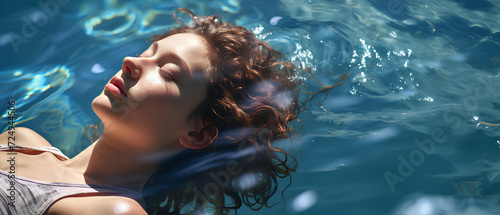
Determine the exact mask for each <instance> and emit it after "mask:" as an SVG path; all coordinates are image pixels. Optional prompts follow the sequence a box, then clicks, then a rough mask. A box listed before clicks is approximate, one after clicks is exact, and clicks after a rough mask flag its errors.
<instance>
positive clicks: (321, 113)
mask: <svg viewBox="0 0 500 215" xmlns="http://www.w3.org/2000/svg"><path fill="white" fill-rule="evenodd" d="M47 2H49V3H51V4H47ZM179 7H188V8H190V9H191V10H193V11H194V12H195V13H197V14H205V15H210V14H219V15H220V16H221V17H222V18H223V20H226V21H231V22H233V23H235V24H237V25H245V26H246V27H247V28H249V29H252V30H253V31H254V32H255V33H256V34H257V35H258V36H259V38H261V39H263V40H265V41H267V42H269V43H271V44H272V45H273V46H274V47H276V48H278V49H281V50H283V51H284V53H286V54H288V55H289V59H290V60H292V61H293V62H294V63H296V65H297V66H299V67H311V68H312V69H313V74H314V76H315V78H316V79H317V80H319V81H321V82H322V83H323V84H320V83H318V82H317V81H315V80H314V79H313V78H312V77H311V76H310V75H309V74H307V73H302V74H299V78H303V79H304V80H306V84H305V87H307V88H308V89H309V90H311V91H313V92H314V91H318V90H320V87H321V86H325V85H333V84H335V82H336V78H337V77H339V76H340V75H342V74H344V73H346V72H347V73H348V74H349V76H348V78H347V79H346V81H345V83H344V85H342V86H341V87H338V88H336V89H335V90H333V91H332V92H330V93H329V94H328V97H327V94H326V93H324V94H321V95H319V96H317V97H315V99H314V100H313V101H312V102H311V103H309V105H308V110H307V111H305V112H304V113H303V115H302V116H301V117H300V119H301V120H302V122H303V133H302V134H301V135H300V136H297V137H295V140H297V141H295V143H294V144H293V145H291V144H289V142H282V143H279V144H282V145H283V146H284V147H291V148H292V150H293V151H294V152H296V155H297V158H298V161H299V168H298V171H297V173H296V174H295V175H294V176H293V183H292V185H291V186H290V188H289V189H288V190H287V191H286V192H285V195H284V197H285V200H286V202H287V204H279V205H277V206H275V207H273V208H271V209H263V210H261V211H259V212H253V211H251V210H248V209H242V210H241V211H239V214H368V215H377V214H381V215H383V214H393V215H400V214H419V215H422V214H429V215H430V214H453V215H455V214H471V215H478V214H488V215H489V214H498V211H500V203H499V200H500V176H499V175H500V148H499V147H500V128H499V126H500V125H499V124H500V110H499V107H500V94H498V93H497V92H500V77H499V74H500V33H499V32H500V25H499V24H498V20H500V13H498V11H500V1H498V0H427V1H425V0H411V1H410V0H404V1H403V0H377V1H375V0H330V1H326V0H309V1H308V0H281V1H278V0H273V1H267V0H257V1H243V0H241V1H239V0H211V1H192V0H188V1H181V0H178V1H154V0H151V1H139V0H137V1H118V0H109V1H97V0H91V1H77V0H67V1H60V2H58V1H56V0H40V1H12V2H2V3H0V12H1V13H0V14H2V16H1V17H0V26H2V28H1V30H0V53H1V58H0V74H1V77H0V92H1V93H0V108H1V109H0V110H1V113H2V118H1V121H0V127H1V128H2V129H4V128H6V127H7V120H6V115H5V113H6V110H7V107H8V104H7V101H10V100H14V101H16V108H17V116H18V118H17V119H16V120H17V122H18V123H19V124H18V125H17V126H26V127H30V128H33V129H34V130H36V131H38V132H39V133H40V134H41V135H43V136H44V137H45V138H46V139H48V140H49V142H51V143H52V144H53V145H54V146H57V147H59V148H61V149H62V150H63V151H64V152H65V153H66V154H68V155H69V156H74V155H75V154H76V153H78V152H79V151H81V150H82V149H83V148H85V147H86V146H87V145H88V144H89V141H88V140H87V139H86V138H85V137H83V136H82V135H81V131H82V129H84V128H85V127H86V126H87V125H89V124H93V123H96V122H97V120H98V118H97V117H96V116H95V115H94V113H93V112H92V110H91V107H90V103H91V101H92V99H93V98H94V97H95V96H96V95H98V94H99V93H100V92H101V91H102V89H103V86H104V84H105V83H106V82H107V81H108V80H109V78H110V77H112V75H113V74H114V73H115V72H117V71H118V70H119V69H120V68H121V62H122V59H123V58H124V57H125V56H134V55H136V54H139V53H141V52H142V50H144V49H146V48H147V47H148V46H149V43H148V41H149V36H150V35H152V34H155V33H161V32H163V31H164V30H165V29H168V28H171V27H174V26H175V25H174V22H173V21H172V19H171V18H170V17H171V14H172V12H173V11H174V10H175V9H177V8H179ZM307 96H308V95H303V98H306V97H307ZM299 140H301V141H299ZM282 182H283V184H285V183H286V182H287V180H284V181H282ZM282 188H283V187H281V189H282ZM273 201H274V202H281V201H282V200H281V197H280V196H279V195H276V196H275V197H273Z"/></svg>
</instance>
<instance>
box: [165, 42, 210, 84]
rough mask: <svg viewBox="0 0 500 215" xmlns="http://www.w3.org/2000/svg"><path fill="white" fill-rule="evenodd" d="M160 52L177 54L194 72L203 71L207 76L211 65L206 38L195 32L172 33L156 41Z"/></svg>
mask: <svg viewBox="0 0 500 215" xmlns="http://www.w3.org/2000/svg"><path fill="white" fill-rule="evenodd" d="M156 43H157V45H158V52H160V54H162V55H163V54H166V55H168V54H172V53H173V54H176V55H178V56H179V57H180V58H182V59H183V60H184V61H185V62H186V63H187V64H188V66H189V70H191V73H192V74H195V72H200V71H202V72H203V73H204V74H205V76H206V75H207V69H208V67H209V65H210V64H209V60H208V54H209V52H208V48H207V43H206V42H205V39H204V38H203V37H202V36H200V35H197V34H194V33H179V34H174V35H170V36H168V37H165V38H163V39H161V40H159V41H157V42H156Z"/></svg>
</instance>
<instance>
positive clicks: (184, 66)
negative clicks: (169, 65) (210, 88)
mask: <svg viewBox="0 0 500 215" xmlns="http://www.w3.org/2000/svg"><path fill="white" fill-rule="evenodd" d="M152 46H153V51H154V52H153V53H154V54H156V52H158V41H156V42H154V43H153V44H152ZM167 57H169V58H174V59H175V60H177V61H178V62H179V64H180V65H179V66H180V67H181V69H182V70H184V71H186V72H187V73H188V74H189V76H191V77H193V74H192V72H191V70H190V69H189V66H188V65H187V63H186V61H185V60H184V59H182V57H180V56H179V55H177V54H176V53H173V52H169V53H167Z"/></svg>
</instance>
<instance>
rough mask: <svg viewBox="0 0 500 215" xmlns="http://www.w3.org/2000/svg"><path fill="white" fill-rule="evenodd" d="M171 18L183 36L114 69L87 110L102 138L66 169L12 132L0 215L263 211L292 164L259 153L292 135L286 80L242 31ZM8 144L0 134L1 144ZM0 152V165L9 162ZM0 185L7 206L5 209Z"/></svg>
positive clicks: (293, 94)
mask: <svg viewBox="0 0 500 215" xmlns="http://www.w3.org/2000/svg"><path fill="white" fill-rule="evenodd" d="M178 11H181V12H184V13H187V14H188V15H189V16H190V17H191V19H192V21H193V24H192V25H186V24H185V23H184V24H180V23H179V22H178V23H179V25H181V27H179V28H177V29H174V30H172V31H170V32H169V33H168V34H166V35H163V36H154V37H153V40H154V41H155V42H154V43H153V44H152V45H151V46H150V47H149V49H147V50H146V51H145V52H144V53H143V54H141V55H140V56H139V57H126V58H125V59H124V60H123V65H122V70H120V71H119V72H118V73H117V74H116V75H115V76H113V77H112V78H111V80H110V81H109V83H108V84H106V86H105V87H104V90H103V92H102V93H101V94H100V95H99V96H97V97H96V98H95V99H94V101H93V102H92V108H93V110H94V111H95V113H96V114H97V115H98V116H99V118H100V119H101V121H102V122H103V126H104V130H103V132H102V133H101V134H99V136H100V137H99V138H98V139H97V140H96V141H95V142H94V143H93V144H92V145H91V146H89V147H88V148H87V149H85V150H84V151H82V152H81V153H80V154H78V155H77V156H75V157H74V158H72V159H68V158H67V157H65V156H64V155H63V154H62V153H60V152H59V151H58V150H56V149H54V148H53V147H51V145H50V143H48V142H47V141H46V140H45V139H43V137H41V136H39V135H38V134H37V133H36V132H34V131H32V130H29V129H26V128H16V129H15V136H16V137H15V138H16V142H15V144H16V147H15V148H14V151H15V152H17V154H16V155H15V156H17V157H16V158H15V159H17V160H16V163H15V169H16V171H15V176H14V177H15V180H11V178H12V175H13V174H12V173H9V172H7V171H8V170H9V168H11V167H10V164H9V163H6V162H1V163H0V167H1V169H2V171H1V173H2V174H1V175H0V176H2V180H3V181H2V191H0V192H6V193H4V194H2V196H3V198H2V201H3V203H4V204H5V205H7V204H9V203H12V201H15V202H13V203H12V204H15V207H12V206H9V207H6V206H5V207H3V208H2V209H1V210H2V212H3V214H9V213H11V214H16V213H18V214H134V215H137V214H147V213H148V214H192V213H204V211H206V210H209V211H212V212H215V213H216V214H225V213H228V212H229V210H230V209H238V208H240V207H241V206H242V205H243V204H245V205H247V206H249V207H251V208H252V209H254V210H258V209H260V208H261V207H262V206H267V207H269V205H268V200H269V198H270V197H271V196H272V195H273V194H274V193H275V192H276V190H277V181H276V177H282V178H283V177H287V176H290V173H291V172H293V171H295V168H296V163H295V160H294V159H293V157H291V156H289V155H288V154H287V153H286V152H285V151H283V150H281V149H278V148H275V147H273V146H271V142H272V141H273V140H276V139H280V138H287V137H289V136H290V135H291V132H294V131H293V130H292V128H291V122H292V121H293V120H295V119H296V118H297V114H298V112H299V108H298V107H299V106H298V100H297V97H298V93H299V90H298V84H299V83H298V82H297V81H296V79H293V77H292V76H293V75H294V68H293V66H291V64H290V63H285V62H280V61H279V59H280V57H281V55H280V54H279V53H278V52H276V51H274V50H273V49H272V48H271V47H270V46H269V45H267V44H266V43H264V42H261V41H259V40H257V39H256V37H255V35H254V34H253V33H252V32H251V31H248V30H246V29H245V28H243V27H238V26H233V25H232V24H230V23H227V22H226V23H224V22H222V21H221V19H220V17H218V16H210V17H196V16H195V15H194V14H193V13H192V12H190V11H189V10H187V9H179V10H178ZM175 17H176V16H175V15H174V19H176V18H175ZM176 22H177V19H176ZM278 69H279V70H278ZM8 137H9V134H7V133H3V134H2V135H1V138H2V140H1V141H3V142H2V143H7V139H8ZM2 150H3V152H2V153H1V154H2V155H3V157H2V158H7V159H9V156H11V155H7V153H9V152H11V153H12V150H9V148H8V147H3V148H2ZM290 158H291V159H290ZM4 182H5V183H4ZM10 183H14V184H15V185H14V188H15V190H16V193H15V195H14V200H12V198H6V197H5V196H8V195H9V193H7V192H8V191H7V190H8V189H9V188H10V186H11V185H10ZM139 193H140V194H139ZM141 197H142V198H141ZM143 200H145V201H143Z"/></svg>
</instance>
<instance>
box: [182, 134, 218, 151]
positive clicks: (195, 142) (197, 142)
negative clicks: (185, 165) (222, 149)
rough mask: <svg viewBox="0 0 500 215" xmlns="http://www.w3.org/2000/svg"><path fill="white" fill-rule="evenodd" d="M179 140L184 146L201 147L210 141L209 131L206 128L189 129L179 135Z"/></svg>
mask: <svg viewBox="0 0 500 215" xmlns="http://www.w3.org/2000/svg"><path fill="white" fill-rule="evenodd" d="M179 142H180V143H181V144H182V145H183V146H184V147H186V148H190V149H202V148H205V147H207V146H208V145H210V143H212V138H210V135H209V133H208V132H207V130H206V129H200V130H196V131H189V132H187V133H185V134H183V135H181V136H180V137H179Z"/></svg>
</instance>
